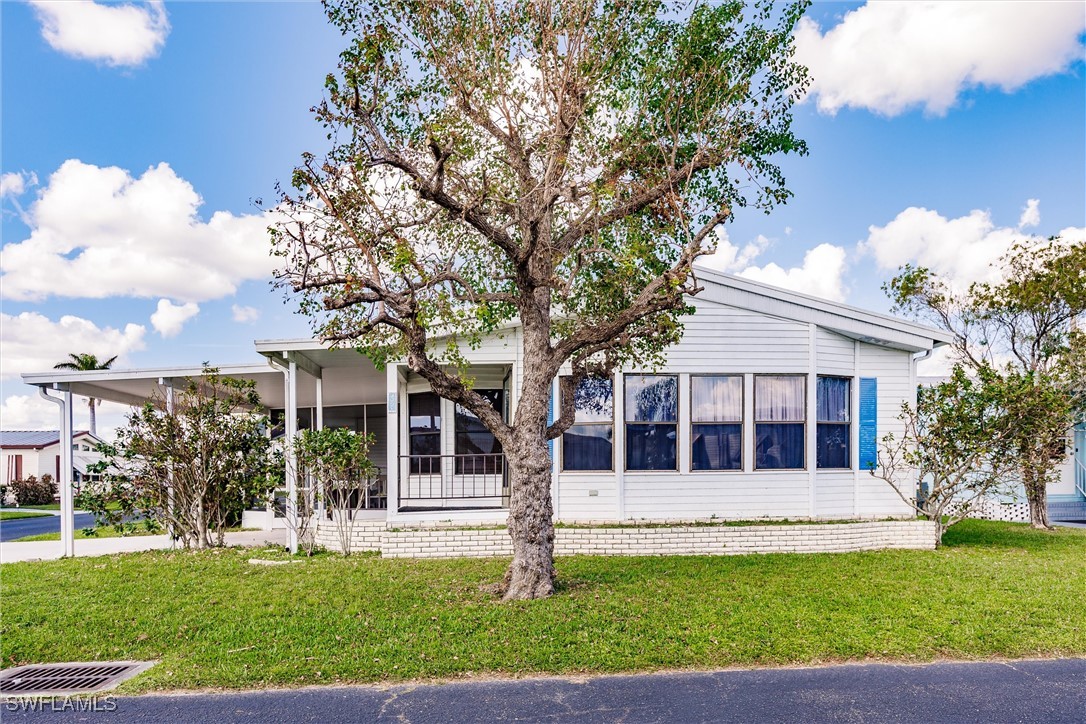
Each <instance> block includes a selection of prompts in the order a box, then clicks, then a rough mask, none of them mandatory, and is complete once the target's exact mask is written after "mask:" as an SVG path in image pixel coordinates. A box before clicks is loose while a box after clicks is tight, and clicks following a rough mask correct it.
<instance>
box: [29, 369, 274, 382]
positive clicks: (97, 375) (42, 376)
mask: <svg viewBox="0 0 1086 724" xmlns="http://www.w3.org/2000/svg"><path fill="white" fill-rule="evenodd" d="M213 369H216V370H218V371H219V374H221V375H250V374H257V373H264V372H268V371H269V370H268V367H267V365H264V364H260V363H250V364H233V365H217V366H215V367H213ZM203 375H204V368H203V367H148V368H142V369H128V370H115V369H110V370H86V371H82V372H70V371H67V372H27V373H24V374H23V375H22V380H23V382H25V383H26V384H28V385H38V386H39V387H41V386H43V385H44V386H52V385H54V384H63V383H70V382H110V381H124V380H146V379H158V378H170V377H179V378H192V377H203Z"/></svg>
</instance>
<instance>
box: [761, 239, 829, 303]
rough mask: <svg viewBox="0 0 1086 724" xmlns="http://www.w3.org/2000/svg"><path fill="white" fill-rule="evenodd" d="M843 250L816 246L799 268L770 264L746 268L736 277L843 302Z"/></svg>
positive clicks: (823, 245)
mask: <svg viewBox="0 0 1086 724" xmlns="http://www.w3.org/2000/svg"><path fill="white" fill-rule="evenodd" d="M844 273H845V250H844V249H842V248H841V247H839V246H834V245H833V244H819V245H818V246H816V247H815V248H813V249H811V250H809V251H808V252H807V253H806V254H804V255H803V266H798V267H792V268H790V269H785V268H783V267H781V266H778V265H777V264H774V263H772V262H770V263H769V264H766V265H765V266H763V267H760V268H759V267H756V266H752V267H748V268H746V269H744V270H743V271H741V272H739V276H741V277H747V278H748V279H753V280H754V281H756V282H764V283H765V284H772V285H773V286H775V287H783V288H785V289H791V290H792V291H796V292H803V293H804V294H810V295H812V296H815V297H822V298H823V299H829V300H831V301H834V302H843V301H844V300H845V286H844V281H843V277H844Z"/></svg>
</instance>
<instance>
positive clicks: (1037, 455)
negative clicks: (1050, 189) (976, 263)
mask: <svg viewBox="0 0 1086 724" xmlns="http://www.w3.org/2000/svg"><path fill="white" fill-rule="evenodd" d="M998 276H999V280H998V281H994V282H986V283H976V284H973V285H971V286H970V287H969V288H968V289H966V290H961V289H955V288H954V287H953V286H951V285H950V284H948V283H947V282H946V281H945V280H943V279H941V278H940V277H939V276H938V275H937V274H934V273H933V272H931V271H930V270H929V269H926V268H923V267H912V266H906V267H904V268H903V269H902V270H901V272H900V273H899V274H898V275H897V276H896V277H894V279H893V280H891V281H890V282H889V284H887V285H886V287H885V289H886V291H887V292H888V293H889V295H890V297H891V298H892V299H893V300H894V302H895V306H896V308H897V309H898V310H900V311H903V312H906V313H908V314H911V315H912V316H914V317H917V318H920V319H922V320H925V321H929V322H931V323H934V324H937V325H939V326H940V327H942V328H944V329H946V330H948V331H950V332H952V333H953V336H954V337H953V339H954V341H953V343H952V345H951V349H952V356H953V358H954V360H955V362H957V363H960V364H962V365H964V366H965V368H966V369H967V370H969V371H970V373H971V374H972V375H973V376H974V378H975V379H977V380H979V381H980V382H982V383H983V384H984V386H985V387H986V388H987V391H986V394H987V395H988V396H989V397H990V398H991V399H994V400H996V401H997V403H998V405H999V407H1000V409H1001V410H1002V414H1003V415H1004V416H1005V417H1006V419H1007V420H1009V421H1010V423H1011V424H1010V430H1011V432H1012V433H1013V434H1012V435H1011V437H1010V439H1009V442H1010V445H1009V446H1008V447H1007V450H1008V454H1009V455H1012V456H1013V459H1014V461H1015V463H1016V464H1017V466H1018V469H1019V476H1020V478H1021V481H1022V484H1023V487H1024V488H1025V492H1026V499H1027V501H1028V502H1029V508H1030V521H1031V523H1032V525H1033V526H1034V527H1035V528H1051V527H1052V526H1051V523H1050V522H1049V519H1048V484H1049V483H1050V482H1052V481H1053V480H1055V479H1056V478H1057V477H1058V475H1059V467H1060V464H1061V463H1062V462H1063V460H1064V459H1065V458H1066V456H1067V454H1068V444H1067V442H1068V441H1067V437H1068V431H1069V429H1070V428H1071V425H1072V424H1073V423H1074V422H1075V421H1076V420H1080V419H1082V417H1083V415H1086V334H1084V333H1083V331H1082V330H1081V329H1079V326H1078V325H1079V321H1080V320H1081V318H1082V316H1083V315H1084V314H1086V244H1083V243H1082V242H1073V241H1070V240H1065V239H1061V238H1059V237H1053V238H1051V239H1048V240H1047V241H1043V242H1021V243H1016V244H1015V245H1013V246H1012V248H1011V250H1010V251H1009V252H1008V253H1007V254H1006V255H1005V256H1004V257H1003V259H1001V263H1000V266H999V269H998Z"/></svg>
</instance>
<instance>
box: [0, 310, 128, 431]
mask: <svg viewBox="0 0 1086 724" xmlns="http://www.w3.org/2000/svg"><path fill="white" fill-rule="evenodd" d="M146 331H147V330H146V329H145V328H144V327H143V326H142V325H139V324H127V325H125V328H124V329H123V330H120V329H115V328H113V327H98V325H96V324H94V322H91V321H89V320H86V319H81V318H80V317H73V316H71V315H65V316H63V317H61V318H60V320H59V321H56V322H54V321H53V320H51V319H49V318H48V317H45V316H43V315H41V314H38V313H37V312H23V313H22V314H19V315H10V314H3V313H0V347H2V348H3V350H4V355H3V358H2V362H0V378H11V377H16V376H18V375H20V374H22V373H24V372H48V371H49V370H51V369H53V365H55V364H57V363H58V362H63V361H65V360H66V359H68V355H69V354H72V353H76V354H93V355H95V356H97V357H98V358H99V359H109V358H110V357H112V356H114V355H119V357H120V360H119V361H123V360H124V358H125V356H126V355H128V354H129V353H131V352H134V351H137V350H141V349H143V348H144V342H143V336H144V334H145V333H146ZM5 426H6V424H5Z"/></svg>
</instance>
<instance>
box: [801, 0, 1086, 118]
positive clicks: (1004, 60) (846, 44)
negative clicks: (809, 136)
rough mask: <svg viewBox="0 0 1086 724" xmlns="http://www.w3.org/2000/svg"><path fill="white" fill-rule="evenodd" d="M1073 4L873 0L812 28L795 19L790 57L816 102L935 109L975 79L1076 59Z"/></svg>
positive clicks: (1017, 80)
mask: <svg viewBox="0 0 1086 724" xmlns="http://www.w3.org/2000/svg"><path fill="white" fill-rule="evenodd" d="M1084 29H1086V12H1084V10H1083V5H1082V3H1081V2H878V3H868V4H866V5H864V6H863V7H860V8H858V9H856V10H853V11H851V12H849V13H847V14H846V15H845V17H844V19H843V20H842V21H841V23H840V24H839V25H837V26H836V27H834V28H832V29H830V30H828V31H827V32H826V33H823V32H822V31H821V28H819V26H818V24H817V23H815V22H814V21H813V20H810V19H808V18H804V19H803V20H801V21H800V24H799V27H798V28H797V30H796V54H795V59H796V61H797V62H799V63H801V64H803V65H806V66H807V67H808V68H809V69H810V71H811V78H812V82H811V87H810V90H809V94H810V95H811V96H815V95H817V97H818V109H819V110H820V111H822V112H824V113H836V112H837V111H838V110H840V109H841V108H867V109H869V110H872V111H875V112H877V113H882V114H885V115H888V116H894V115H897V114H899V113H903V112H904V111H906V110H908V109H910V108H914V107H923V108H924V109H925V110H926V111H927V112H928V113H933V114H943V113H946V111H947V109H949V108H950V107H951V106H953V105H954V103H955V102H956V101H957V99H958V95H959V94H960V93H961V92H962V91H963V90H965V89H967V88H972V87H976V86H983V87H995V88H1000V89H1002V90H1003V91H1006V92H1010V91H1013V90H1015V89H1017V88H1020V87H1021V86H1023V85H1025V84H1026V83H1028V82H1029V81H1031V80H1033V79H1035V78H1040V77H1042V76H1046V75H1051V74H1053V73H1059V72H1061V71H1064V70H1066V69H1067V68H1068V66H1070V64H1072V63H1073V62H1074V61H1076V60H1078V59H1080V58H1082V57H1083V44H1082V40H1081V38H1080V35H1081V33H1082V32H1083V30H1084Z"/></svg>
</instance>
